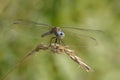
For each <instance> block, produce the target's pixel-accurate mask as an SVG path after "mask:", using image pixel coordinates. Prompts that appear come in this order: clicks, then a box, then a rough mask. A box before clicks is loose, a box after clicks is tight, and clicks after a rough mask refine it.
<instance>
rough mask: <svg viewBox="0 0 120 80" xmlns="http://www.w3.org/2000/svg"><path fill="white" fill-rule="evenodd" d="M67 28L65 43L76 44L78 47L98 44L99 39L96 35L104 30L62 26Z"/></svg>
mask: <svg viewBox="0 0 120 80" xmlns="http://www.w3.org/2000/svg"><path fill="white" fill-rule="evenodd" d="M62 28H63V29H64V30H65V33H66V37H65V43H67V44H70V45H71V46H72V44H74V45H73V46H77V47H88V46H96V45H97V43H98V41H97V39H96V35H97V34H98V33H101V32H103V31H102V30H92V29H84V28H79V27H77V28H76V27H62Z"/></svg>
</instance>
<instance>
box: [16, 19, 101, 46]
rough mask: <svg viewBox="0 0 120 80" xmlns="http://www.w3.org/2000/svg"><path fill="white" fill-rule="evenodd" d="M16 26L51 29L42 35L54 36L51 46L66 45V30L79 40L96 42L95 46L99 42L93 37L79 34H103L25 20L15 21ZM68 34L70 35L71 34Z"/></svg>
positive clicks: (92, 30)
mask: <svg viewBox="0 0 120 80" xmlns="http://www.w3.org/2000/svg"><path fill="white" fill-rule="evenodd" d="M14 24H21V25H28V26H29V25H32V26H37V27H39V29H41V28H42V29H43V28H50V30H48V31H46V32H44V33H42V34H41V37H45V36H47V35H54V37H52V38H51V39H50V44H51V43H52V42H53V43H57V44H63V45H65V43H64V41H63V39H64V37H65V32H64V31H63V30H64V29H67V30H68V29H70V32H69V33H72V32H73V34H74V33H77V35H78V37H77V38H79V39H81V40H82V39H83V41H84V40H85V39H87V40H89V41H92V42H94V44H97V41H96V39H95V38H94V37H91V36H86V35H82V34H79V32H80V31H83V32H90V33H91V32H95V33H96V32H102V31H101V30H94V29H84V28H80V27H56V26H52V25H48V24H44V23H38V22H34V21H31V20H23V19H17V20H15V22H14ZM34 28H35V27H34ZM69 33H68V34H69ZM83 43H86V42H83ZM82 46H86V45H83V44H82V45H80V47H82Z"/></svg>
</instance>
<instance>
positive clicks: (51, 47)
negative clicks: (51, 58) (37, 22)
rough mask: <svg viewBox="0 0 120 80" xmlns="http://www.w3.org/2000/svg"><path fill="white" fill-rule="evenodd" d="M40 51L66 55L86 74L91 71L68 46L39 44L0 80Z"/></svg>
mask: <svg viewBox="0 0 120 80" xmlns="http://www.w3.org/2000/svg"><path fill="white" fill-rule="evenodd" d="M40 50H50V51H51V52H53V53H58V54H62V53H66V54H67V55H68V56H69V57H70V58H71V59H72V60H74V61H75V62H76V63H78V64H79V65H80V66H81V67H82V68H84V69H85V70H86V71H87V72H89V71H92V69H91V68H90V67H89V66H88V65H87V64H85V63H84V62H83V61H82V60H81V59H80V58H79V57H78V56H76V55H75V54H74V51H73V50H70V49H69V48H68V46H62V45H59V44H55V43H52V44H51V45H45V44H39V45H38V46H37V47H35V48H34V49H33V50H32V51H31V52H29V53H28V54H27V55H25V56H24V57H23V58H22V59H21V60H20V61H19V62H17V64H16V65H15V66H14V67H13V68H12V69H10V71H8V72H7V74H6V75H5V76H3V78H2V79H0V80H5V79H6V78H7V77H8V76H9V74H10V73H11V72H13V71H14V70H15V69H16V68H17V67H19V65H20V64H22V63H23V62H24V61H25V60H26V59H27V58H28V57H29V56H31V55H34V54H35V53H36V52H39V51H40Z"/></svg>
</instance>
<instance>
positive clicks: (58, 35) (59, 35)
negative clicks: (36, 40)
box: [56, 31, 65, 39]
mask: <svg viewBox="0 0 120 80" xmlns="http://www.w3.org/2000/svg"><path fill="white" fill-rule="evenodd" d="M56 36H57V37H58V38H61V39H62V38H63V37H64V36H65V34H64V32H61V31H58V32H57V33H56Z"/></svg>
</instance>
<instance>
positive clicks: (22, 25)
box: [13, 19, 52, 39]
mask: <svg viewBox="0 0 120 80" xmlns="http://www.w3.org/2000/svg"><path fill="white" fill-rule="evenodd" d="M13 24H14V26H13V29H14V30H15V31H17V33H20V35H22V36H25V37H24V38H28V37H29V38H31V39H38V38H40V37H41V35H42V34H43V33H46V32H48V31H49V30H51V28H52V26H51V25H48V24H44V23H39V22H34V21H31V20H24V19H16V20H14V21H13ZM24 38H23V39H24Z"/></svg>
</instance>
